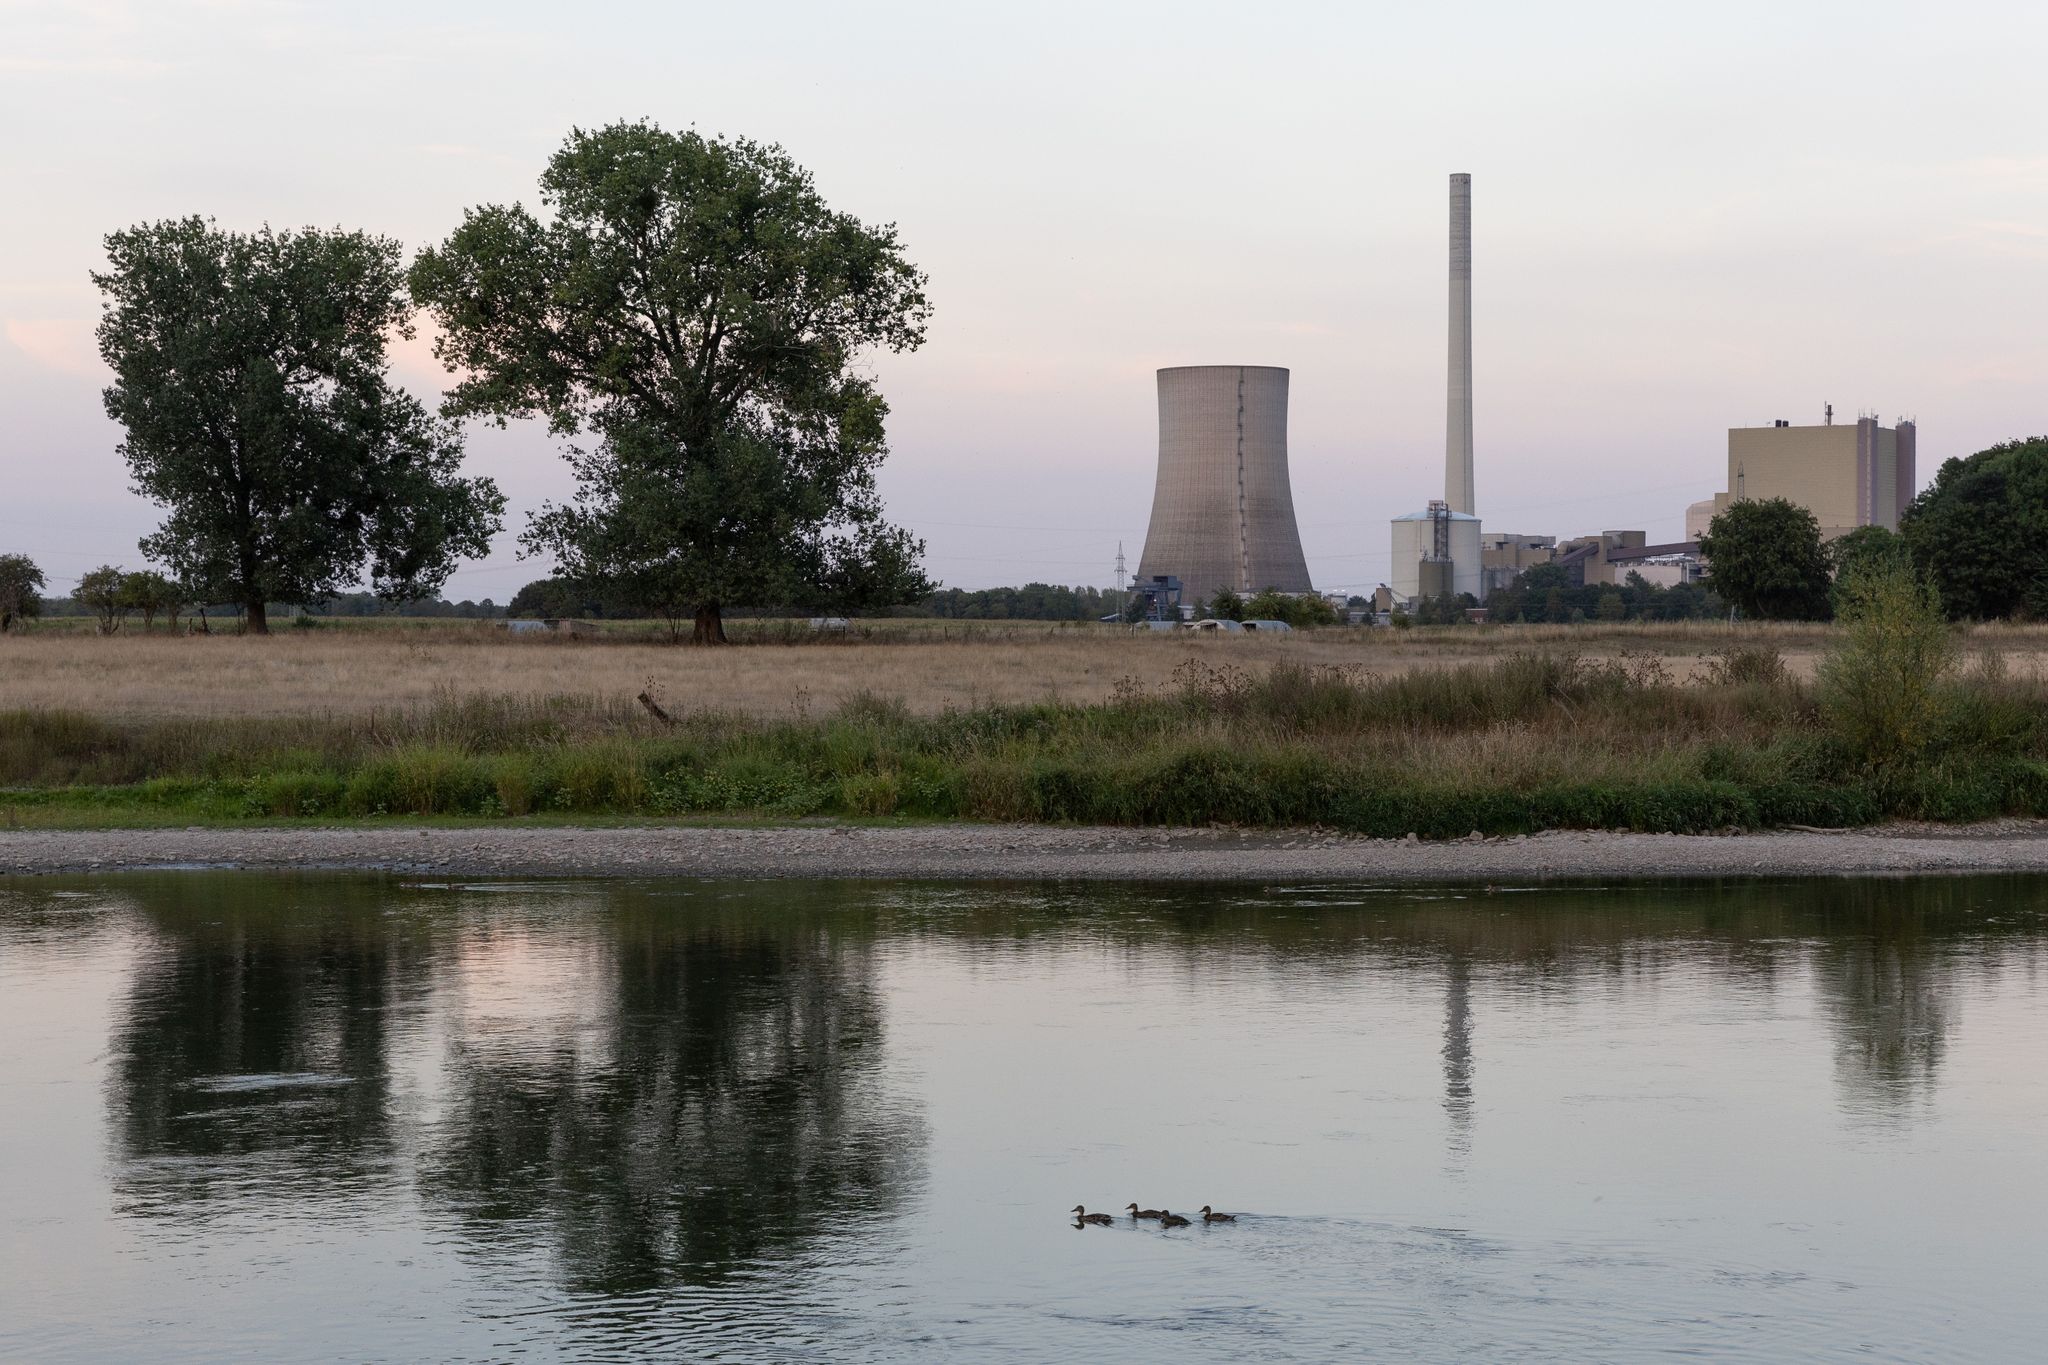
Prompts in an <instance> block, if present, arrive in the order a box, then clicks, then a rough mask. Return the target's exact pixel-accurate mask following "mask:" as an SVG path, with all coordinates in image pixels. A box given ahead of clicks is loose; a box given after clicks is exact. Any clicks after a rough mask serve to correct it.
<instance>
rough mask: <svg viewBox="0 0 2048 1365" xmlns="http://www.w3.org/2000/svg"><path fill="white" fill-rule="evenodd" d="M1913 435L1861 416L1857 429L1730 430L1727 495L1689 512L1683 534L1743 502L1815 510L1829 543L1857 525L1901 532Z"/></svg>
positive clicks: (1694, 534) (1911, 488) (1908, 427)
mask: <svg viewBox="0 0 2048 1365" xmlns="http://www.w3.org/2000/svg"><path fill="white" fill-rule="evenodd" d="M1917 439H1918V433H1917V431H1916V429H1915V427H1914V424H1913V423H1912V422H1910V421H1902V422H1900V423H1899V424H1898V425H1897V426H1896V427H1885V426H1880V425H1879V424H1878V419H1877V418H1875V417H1863V418H1859V419H1857V421H1856V424H1855V425H1854V426H1851V425H1849V424H1847V423H1844V424H1842V425H1841V426H1836V425H1834V423H1833V421H1832V412H1830V420H1829V421H1828V422H1827V423H1825V424H1823V425H1821V426H1817V427H1795V426H1793V425H1792V424H1791V423H1789V422H1782V421H1781V422H1775V423H1773V424H1772V425H1770V426H1767V427H1731V428H1730V429H1729V432H1728V491H1727V492H1725V493H1720V494H1717V495H1715V496H1714V497H1713V498H1711V499H1708V500H1706V501H1702V502H1696V503H1694V504H1693V505H1692V506H1690V507H1688V508H1687V509H1686V517H1685V533H1686V535H1687V536H1688V537H1690V538H1693V539H1697V538H1698V537H1699V535H1700V533H1701V532H1703V531H1705V530H1706V529H1707V525H1708V523H1710V522H1711V521H1712V520H1713V519H1714V517H1716V516H1717V515H1719V514H1720V513H1722V512H1724V511H1726V510H1727V509H1728V506H1729V505H1730V504H1731V503H1735V502H1740V501H1742V500H1743V499H1745V498H1748V499H1752V500H1755V501H1762V500H1764V499H1767V498H1784V499H1785V500H1786V501H1787V502H1792V503H1796V504H1798V505H1799V506H1801V507H1804V508H1806V509H1807V510H1808V511H1810V512H1812V513H1813V515H1814V519H1815V520H1816V521H1818V522H1819V523H1820V533H1821V535H1822V536H1823V537H1824V538H1826V539H1830V540H1832V539H1833V538H1835V537H1836V536H1840V535H1846V534H1847V533H1848V532H1850V531H1853V530H1855V529H1856V528H1857V527H1859V526H1882V527H1884V528H1885V529H1886V530H1891V531H1896V530H1897V529H1898V528H1899V516H1900V514H1901V513H1902V512H1904V511H1905V510H1906V507H1907V505H1908V504H1910V503H1911V502H1912V501H1913V495H1914V493H1915V492H1916V491H1917V490H1918V488H1919V471H1918V468H1917V462H1916V455H1917V449H1916V447H1917Z"/></svg>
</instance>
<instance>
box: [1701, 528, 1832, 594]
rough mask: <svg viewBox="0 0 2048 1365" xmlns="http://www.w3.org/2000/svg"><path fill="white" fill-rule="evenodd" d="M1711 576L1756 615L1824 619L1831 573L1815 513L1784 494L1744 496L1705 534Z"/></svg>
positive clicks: (1721, 590)
mask: <svg viewBox="0 0 2048 1365" xmlns="http://www.w3.org/2000/svg"><path fill="white" fill-rule="evenodd" d="M1700 555H1701V557H1702V558H1704V559H1706V560H1707V561H1708V562H1709V564H1710V566H1711V567H1710V571H1709V577H1708V582H1709V583H1710V584H1711V586H1712V587H1713V589H1714V592H1715V594H1716V595H1718V596H1719V597H1720V598H1721V599H1722V600H1723V601H1725V602H1727V603H1729V604H1730V605H1731V606H1733V607H1734V608H1735V609H1736V610H1737V611H1739V612H1741V613H1742V614H1743V615H1744V616H1746V617H1749V618H1750V619H1752V620H1758V621H1825V620H1826V619H1827V618H1828V615H1829V612H1830V609H1831V608H1830V604H1829V600H1828V588H1829V584H1830V581H1831V580H1830V573H1829V564H1828V557H1827V552H1826V551H1825V550H1824V549H1823V548H1822V546H1821V539H1820V523H1819V522H1817V521H1815V520H1814V516H1813V513H1812V512H1810V511H1808V510H1807V509H1806V508H1804V507H1801V506H1799V505H1798V504H1797V503H1793V502H1788V501H1786V500H1785V499H1784V498H1766V499H1764V500H1762V501H1754V500H1749V499H1745V500H1743V501H1741V502H1737V503H1734V504H1731V505H1730V506H1729V508H1728V510H1727V511H1725V512H1722V513H1721V514H1720V515H1718V516H1716V517H1715V518H1714V520H1713V522H1712V523H1711V524H1709V525H1708V527H1707V533H1706V534H1705V535H1703V536H1701V537H1700Z"/></svg>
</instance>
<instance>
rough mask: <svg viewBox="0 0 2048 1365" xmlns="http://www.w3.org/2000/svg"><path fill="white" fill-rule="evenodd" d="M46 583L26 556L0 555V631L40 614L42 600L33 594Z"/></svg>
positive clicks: (41, 572) (39, 571)
mask: <svg viewBox="0 0 2048 1365" xmlns="http://www.w3.org/2000/svg"><path fill="white" fill-rule="evenodd" d="M46 582H48V580H47V579H45V578H44V577H43V571H42V570H41V569H39V568H37V567H36V562H35V561H34V560H33V559H30V558H29V557H28V556H27V555H0V631H6V630H12V629H13V628H14V626H15V624H16V623H17V622H21V621H27V620H32V619H33V618H35V617H37V616H40V615H41V614H42V611H43V599H42V598H41V596H39V595H38V592H37V590H38V589H40V588H41V587H42V586H43V585H44V584H45V583H46Z"/></svg>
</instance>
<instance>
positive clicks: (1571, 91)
mask: <svg viewBox="0 0 2048 1365" xmlns="http://www.w3.org/2000/svg"><path fill="white" fill-rule="evenodd" d="M2044 56H2048V6H2041V5H2038V4H2031V3H2029V4H2018V3H2011V4H1961V5H1943V6H1939V7H1937V6H1933V5H1899V4H1884V3H1875V4H1871V3H1864V4H1796V5H1786V4H1783V3H1768V4H1764V3H1736V4H1724V5H1718V6H1714V7H1710V8H1708V7H1688V8H1685V9H1679V8H1676V7H1670V6H1645V5H1642V4H1639V3H1628V4H1619V3H1617V4H1578V5H1562V6H1542V7H1532V6H1526V5H1508V4H1483V3H1475V4H1472V5H1466V6H1458V7H1442V6H1432V7H1424V6H1412V5H1401V6H1374V5H1356V4H1347V5H1313V4H1275V5H1261V6H1246V5H1242V4H1239V5H1232V6H1224V5H1201V4H1185V3H1182V4H1157V5H1125V4H1114V3H1109V4H1101V3H1097V4H1049V5H1033V6H1012V7H1006V8H1004V9H1002V10H1000V11H986V10H984V9H983V8H982V7H978V6H962V5H956V4H911V3H872V4H866V5H859V6H851V5H838V4H781V5H757V6H734V5H716V6H698V5H645V6H635V5H616V4H584V5H578V6H573V7H572V6H565V5H559V4H547V5H538V4H493V5H482V4H449V5H435V6H422V5H418V4H405V5H399V4H385V3H370V4H351V5H338V4H334V5H324V4H282V3H260V2H259V0H241V2H239V3H238V2H237V0H216V2H215V3H181V2H180V0H157V2H156V3H150V4H139V3H138V4H130V3H124V2H122V0H97V2H96V3H65V4H43V3H21V2H20V0H0V116H4V121H5V122H4V126H5V127H6V129H7V130H8V132H7V136H6V137H5V138H4V139H0V184H4V185H6V186H7V187H8V193H7V194H6V195H5V196H4V201H0V469H4V475H5V477H4V480H0V550H22V551H26V552H28V553H30V554H32V555H34V556H35V557H36V558H37V559H38V560H40V561H41V562H42V563H43V564H44V566H45V567H46V569H47V570H48V571H49V572H50V574H51V577H52V578H53V580H54V582H53V587H54V588H56V589H58V590H68V589H69V587H70V585H71V583H72V582H74V581H75V580H76V578H77V576H78V574H79V573H81V572H83V571H84V570H86V569H88V568H90V567H92V566H94V565H97V564H99V563H101V562H104V561H109V560H112V561H115V562H121V563H127V564H131V565H133V564H137V563H139V562H140V556H139V554H138V553H137V551H136V549H135V541H136V539H137V537H138V536H140V535H142V534H144V533H145V532H147V531H148V530H149V529H151V527H152V526H153V525H154V515H153V513H152V510H151V509H150V508H149V507H148V506H147V505H146V504H144V503H143V502H142V501H141V500H139V499H137V498H136V497H134V496H133V495H132V494H130V493H129V492H127V489H126V484H127V480H126V477H125V473H124V471H123V469H122V467H121V464H120V461H119V459H118V458H117V457H116V456H115V454H114V445H115V442H116V440H117V439H118V438H117V433H116V432H115V430H114V429H113V428H112V426H111V425H110V424H109V423H108V422H107V421H106V419H105V418H104V417H103V416H102V415H101V412H100V408H99V400H98V389H99V387H100V385H101V383H102V382H103V375H102V373H101V371H100V367H99V363H98V360H97V358H96V356H95V355H94V353H93V348H92V343H91V329H92V324H93V320H94V318H95V316H96V313H97V306H98V305H97V300H96V296H95V294H94V291H93V290H92V288H91V285H90V283H89V282H88V280H87V278H86V275H87V272H88V271H90V270H92V269H94V268H95V266H96V265H97V264H98V262H99V250H100V248H99V243H100V238H101V237H102V236H103V235H104V234H105V233H106V232H108V231H109V230H112V229H114V228H118V227H122V226H125V225H127V224H130V223H133V222H137V221H140V220H145V219H151V218H158V217H164V216H169V215H174V214H184V213H189V212H203V213H208V214H212V215H213V216H215V217H216V218H218V219H219V220H220V221H221V222H222V223H223V224H226V225H231V226H235V227H243V228H246V227H254V226H256V225H259V224H261V223H263V222H265V221H269V222H271V223H275V224H279V225H298V224H305V223H317V224H323V225H331V224H337V223H340V224H347V225H350V226H360V227H365V228H370V229H374V230H376V231H379V232H385V233H389V234H391V235H394V236H397V237H399V238H401V239H402V240H404V241H405V242H406V243H407V244H408V245H409V246H412V247H417V246H420V245H423V244H425V243H427V242H429V241H431V240H434V239H436V238H438V237H439V236H441V235H442V234H444V233H446V232H447V231H448V230H449V229H450V228H451V227H452V226H453V225H454V224H455V223H456V222H457V221H458V219H459V216H460V214H461V211H462V209H463V208H464V207H465V206H467V205H471V204H475V203H478V202H483V201H504V200H512V199H522V200H525V201H526V202H528V203H531V202H533V200H534V182H535V179H536V176H537V175H538V173H539V170H540V168H541V166H542V164H543V163H544V162H545V160H546V158H547V156H548V154H549V153H550V152H551V151H552V150H553V149H554V148H555V146H556V145H557V144H558V143H559V142H560V140H561V138H562V136H563V134H564V133H565V132H566V130H567V129H568V128H569V127H570V126H571V125H572V124H579V123H580V124H586V125H588V124H595V123H601V122H604V121H608V120H611V119H615V118H622V117H625V118H637V117H641V116H646V117H651V118H653V119H655V120H656V121H658V122H660V123H663V124H665V125H667V126H670V127H677V128H680V127H685V126H691V125H694V126H696V127H697V128H699V129H700V130H702V131H705V132H708V133H744V134H747V135H750V136H753V137H756V138H760V139H763V140H771V141H779V142H781V143H782V144H784V145H785V146H786V147H787V148H788V149H789V150H790V152H791V153H792V154H794V155H795V156H796V157H797V159H798V160H800V161H801V162H803V163H804V164H805V165H807V166H809V167H810V168H811V169H812V170H813V171H814V172H815V174H816V176H817V179H818V183H819V185H820V187H821V189H822V190H823V191H824V193H825V194H826V195H827V197H828V198H829V199H830V200H831V201H832V202H833V203H834V204H836V205H838V206H841V207H844V208H846V209H849V210H851V211H853V212H856V213H858V214H860V215H862V216H863V217H866V218H869V219H874V220H888V219H893V220H895V221H896V222H898V223H899V224H900V225H901V228H902V231H903V235H904V239H905V241H906V243H907V245H908V247H909V250H910V253H911V255H912V257H913V259H915V260H916V261H917V262H918V263H919V264H920V265H922V266H923V267H924V268H925V269H926V270H928V271H929V272H930V274H931V277H932V285H931V293H932V297H933V299H934V301H935V303H936V305H937V310H938V311H937V315H936V319H935V322H934V325H933V327H932V332H931V339H930V342H929V344H928V345H927V346H926V347H925V349H924V350H922V351H921V352H919V353H917V354H915V355H913V356H909V357H897V358H883V359H880V360H878V361H876V362H875V366H876V369H877V371H878V373H879V374H880V376H881V378H882V380H883V382H884V388H885V391H886V392H887V394H888V396H889V398H890V401H891V403H892V404H893V406H894V417H893V420H892V424H891V432H892V439H893V445H894V448H895V455H894V456H893V458H892V460H891V462H890V464H889V466H888V468H887V471H886V473H885V475H884V478H883V489H884V492H885V494H886V496H887V498H888V501H889V504H890V507H891V511H892V513H893V515H894V516H895V517H896V518H897V519H898V520H900V521H901V522H903V523H905V524H907V525H908V526H910V527H911V528H913V529H914V530H916V531H917V532H918V533H920V534H922V535H923V536H924V537H925V538H926V539H927V541H928V542H929V547H930V554H929V560H928V567H929V568H930V570H931V571H932V572H933V573H934V574H935V575H936V576H938V577H940V578H942V579H943V580H945V581H946V582H948V583H951V584H957V585H961V586H967V587H977V586H985V585H989V584H994V583H1013V582H1022V581H1025V580H1027V579H1044V580H1050V581H1055V582H1069V583H1072V582H1092V583H1100V584H1107V583H1108V581H1109V578H1110V572H1111V566H1112V562H1113V559H1114V556H1115V552H1116V546H1117V541H1118V540H1119V538H1121V539H1122V541H1123V543H1124V547H1125V550H1126V552H1127V554H1128V555H1129V557H1130V561H1131V563H1132V564H1133V565H1135V563H1136V561H1137V557H1138V553H1139V550H1140V548H1141V543H1142V540H1143V536H1144V530H1145V523H1146V517H1147V512H1148V510H1149V502H1150V498H1151V491H1152V472H1153V460H1154V455H1155V452H1156V444H1155V443H1156V432H1155V428H1154V422H1155V408H1154V396H1153V388H1152V371H1153V370H1154V369H1155V368H1156V367H1158V366H1160V365H1179V364H1205V363H1252V364H1271V365H1285V366H1289V367H1291V368H1292V370H1293V372H1294V375H1293V408H1292V422H1291V433H1290V441H1291V447H1292V466H1293V477H1294V488H1295V496H1296V505H1297V511H1298V515H1299V520H1300V522H1301V526H1302V539H1303V541H1304V544H1305V546H1306V548H1307V551H1308V555H1309V566H1310V570H1311V573H1312V574H1313V575H1314V577H1315V580H1316V582H1317V584H1318V586H1325V587H1340V586H1353V585H1356V586H1368V585H1370V584H1371V583H1373V582H1377V581H1379V580H1380V579H1382V578H1384V577H1385V575H1386V567H1387V556H1388V545H1387V526H1386V522H1387V519H1388V518H1389V517H1390V516H1393V515H1396V514H1398V513H1401V512H1404V511H1408V510H1412V509H1413V508H1415V507H1417V506H1419V505H1420V504H1421V503H1422V502H1423V501H1424V500H1425V499H1426V498H1428V497H1430V496H1432V495H1433V494H1435V493H1436V492H1438V491H1439V490H1440V488H1441V478H1442V473H1441V470H1442V439H1443V438H1442V431H1443V366H1444V357H1443V351H1444V297H1443V295H1444V288H1443V274H1444V254H1445V248H1444V230H1445V227H1444V219H1445V204H1444V193H1445V177H1446V176H1447V174H1448V173H1449V172H1451V171H1454V170H1464V171H1470V172H1471V173H1472V174H1473V177H1474V236H1475V261H1476V264H1475V275H1476V280H1475V303H1474V316H1475V342H1474V351H1475V357H1476V361H1475V370H1476V384H1477V397H1476V408H1477V416H1476V433H1477V436H1476V439H1477V457H1476V466H1477V480H1478V500H1479V511H1480V514H1481V516H1482V517H1483V518H1484V520H1485V522H1486V524H1487V525H1488V526H1489V527H1490V528H1493V529H1497V530H1512V531H1530V532H1547V533H1556V534H1572V533H1578V532H1583V531H1588V530H1598V529H1602V528H1607V527H1621V526H1628V527H1641V528H1643V529H1646V530H1648V531H1649V532H1650V533H1651V535H1652V537H1653V538H1665V537H1675V536H1676V535H1677V534H1678V533H1679V531H1680V517H1681V515H1682V512H1683V509H1684V506H1685V504H1686V503H1687V502H1689V501H1692V500H1693V499H1696V498H1700V497H1704V496H1707V495H1709V494H1711V493H1713V492H1715V491H1717V490H1718V489H1719V488H1720V486H1721V485H1720V479H1721V473H1722V468H1723V464H1724V460H1725V450H1726V436H1725V431H1726V428H1727V427H1729V426H1731V425H1740V424H1745V423H1762V422H1768V421H1770V420H1771V419H1773V418H1778V417H1784V418H1789V419H1791V420H1793V421H1797V422H1807V421H1817V420H1819V417H1820V411H1821V405H1822V403H1823V402H1830V401H1831V402H1833V403H1834V405H1835V410H1836V412H1837V413H1838V414H1843V415H1853V414H1855V413H1856V412H1857V411H1859V410H1871V411H1875V412H1877V413H1878V414H1880V415H1881V416H1882V417H1883V418H1884V419H1885V420H1886V421H1887V422H1889V421H1891V420H1892V419H1894V418H1896V417H1897V416H1899V415H1901V414H1910V415H1913V416H1916V417H1917V418H1918V419H1919V422H1920V432H1921V436H1920V453H1921V462H1922V474H1923V477H1925V476H1926V475H1928V474H1930V473H1931V472H1932V469H1933V467H1934V465H1935V464H1936V463H1938V462H1939V460H1941V459H1942V458H1945V457H1947V456H1951V455H1961V454H1968V453H1969V452H1971V451H1974V450H1977V449H1980V448H1982V447H1983V446H1985V445H1988V444H1990V443H1993V442H1995V441H1999V440H2003V439H2007V438H2010V437H2015V436H2022V435H2032V434H2038V433H2041V432H2043V431H2048V331H2044V330H2043V327H2042V321H2041V320H2042V319H2043V318H2044V317H2048V118H2044V117H2043V116H2042V112H2041V108H2040V103H2039V88H2040V87H2039V79H2040V70H2041V66H2042V61H2043V58H2044ZM400 372H401V375H402V377H403V378H404V379H405V381H406V382H407V383H408V384H410V385H412V386H413V387H414V388H415V390H416V391H419V392H421V393H422V394H423V395H425V396H427V397H429V398H431V397H432V396H433V394H434V392H435V391H436V390H437V388H438V385H439V381H440V376H439V374H438V371H437V370H436V369H435V368H434V367H433V366H432V364H431V362H430V361H428V360H427V359H426V358H425V357H424V356H422V355H418V354H408V355H406V356H404V357H402V358H401V364H400ZM471 448H472V464H473V466H474V467H475V468H477V469H479V470H485V471H488V472H489V473H491V474H492V475H493V476H494V477H496V478H497V479H498V480H499V482H500V483H501V484H502V485H503V487H504V488H505V490H506V491H507V493H508V494H509V495H510V496H511V498H512V501H513V505H514V510H515V517H514V524H515V526H516V525H517V524H518V523H520V522H522V521H523V514H524V512H525V511H526V510H527V509H530V508H532V507H534V506H535V505H537V504H538V503H539V502H540V501H541V500H542V499H544V498H548V497H559V496H563V495H565V494H566V493H567V492H568V491H569V481H568V479H567V476H566V474H565V472H564V470H563V468H562V466H561V464H560V462H559V460H558V458H557V457H556V455H555V454H554V448H553V444H552V443H551V442H550V441H549V440H548V439H547V438H546V437H545V435H544V434H543V433H541V432H539V431H537V430H533V429H524V430H514V431H511V432H505V433H499V432H495V431H480V432H479V433H478V434H477V435H476V437H475V439H474V441H473V442H472V447H471ZM544 568H545V566H544V565H539V564H533V563H520V562H519V561H517V559H516V558H515V556H514V553H513V547H512V545H511V535H510V533H509V531H508V534H507V536H506V537H505V539H504V541H503V543H502V544H501V546H500V548H499V549H498V550H497V551H496V552H495V553H494V554H493V555H492V556H491V558H490V559H488V560H486V561H484V562H482V563H478V564H472V565H468V566H466V567H465V568H464V569H463V570H462V571H461V572H460V573H459V574H458V575H457V576H456V578H455V579H454V580H453V581H452V582H451V583H450V585H449V593H450V595H451V596H455V597H476V598H481V597H486V596H489V597H495V598H496V599H497V600H499V601H501V602H502V601H504V600H505V599H506V598H507V597H509V596H510V594H511V593H512V592H513V591H514V590H515V589H516V588H517V587H518V586H519V584H521V583H522V582H524V581H526V580H527V579H528V578H530V577H534V576H537V575H538V574H539V573H540V572H542V571H544Z"/></svg>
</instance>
